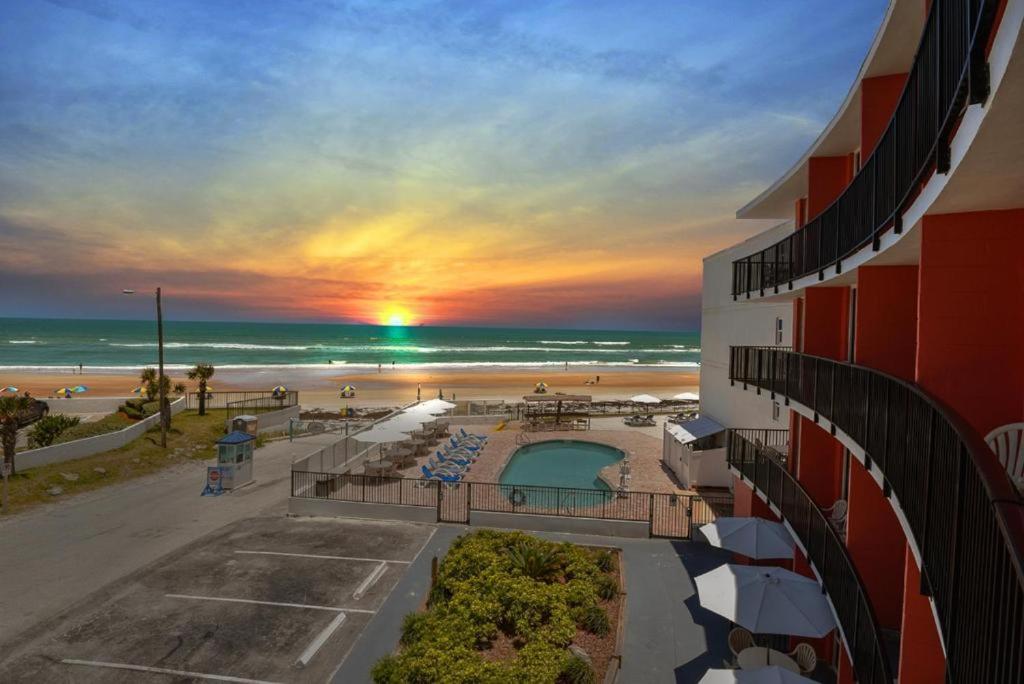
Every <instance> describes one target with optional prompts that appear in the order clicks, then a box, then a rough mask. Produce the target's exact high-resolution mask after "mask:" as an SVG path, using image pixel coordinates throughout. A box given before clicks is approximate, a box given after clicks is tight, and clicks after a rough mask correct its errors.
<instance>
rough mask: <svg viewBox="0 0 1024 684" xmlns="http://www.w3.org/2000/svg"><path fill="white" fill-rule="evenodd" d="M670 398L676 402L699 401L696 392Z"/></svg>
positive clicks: (683, 393) (682, 393)
mask: <svg viewBox="0 0 1024 684" xmlns="http://www.w3.org/2000/svg"><path fill="white" fill-rule="evenodd" d="M672 398H673V399H675V400H677V401H700V395H699V394H697V393H696V392H681V393H680V394H677V395H676V396H674V397H672Z"/></svg>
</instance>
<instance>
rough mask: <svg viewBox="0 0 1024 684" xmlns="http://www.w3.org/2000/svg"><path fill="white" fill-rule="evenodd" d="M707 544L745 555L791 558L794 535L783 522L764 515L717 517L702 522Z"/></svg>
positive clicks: (762, 557) (757, 557)
mask: <svg viewBox="0 0 1024 684" xmlns="http://www.w3.org/2000/svg"><path fill="white" fill-rule="evenodd" d="M700 531H701V532H703V533H704V536H705V537H707V540H708V543H710V544H711V545H712V546H717V547H718V548H720V549H726V550H728V551H735V552H736V553H740V554H743V555H744V556H746V557H747V558H756V559H765V558H792V557H793V538H792V537H790V536H789V531H788V530H786V526H785V525H783V524H782V523H777V522H772V521H771V520H765V519H764V518H718V519H717V520H715V521H714V522H710V523H708V524H707V525H702V526H701V528H700Z"/></svg>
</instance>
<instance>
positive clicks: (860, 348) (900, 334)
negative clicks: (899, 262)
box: [853, 266, 918, 381]
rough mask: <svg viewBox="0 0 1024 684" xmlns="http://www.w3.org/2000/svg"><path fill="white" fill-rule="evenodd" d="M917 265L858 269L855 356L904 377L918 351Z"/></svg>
mask: <svg viewBox="0 0 1024 684" xmlns="http://www.w3.org/2000/svg"><path fill="white" fill-rule="evenodd" d="M917 277H918V273H917V266H862V267H860V268H859V269H857V316H856V321H855V322H856V328H857V331H856V334H855V335H854V345H853V346H854V359H856V361H857V363H858V364H860V365H862V366H868V367H870V368H877V369H878V370H880V371H882V372H883V373H889V374H890V375H895V376H896V377H898V378H903V379H904V380H911V381H913V379H914V360H915V356H916V354H917Z"/></svg>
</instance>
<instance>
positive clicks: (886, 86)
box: [860, 74, 907, 163]
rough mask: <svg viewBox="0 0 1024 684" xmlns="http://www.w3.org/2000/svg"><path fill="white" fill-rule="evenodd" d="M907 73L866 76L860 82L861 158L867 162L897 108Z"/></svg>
mask: <svg viewBox="0 0 1024 684" xmlns="http://www.w3.org/2000/svg"><path fill="white" fill-rule="evenodd" d="M906 82H907V75H906V74H891V75H889V76H876V77H874V78H865V79H864V80H863V81H861V82H860V158H861V163H863V162H866V161H867V160H868V157H870V156H871V152H872V151H873V150H874V149H875V145H877V144H878V139H879V138H881V137H882V133H884V132H885V127H886V126H888V125H889V119H891V118H892V113H893V112H894V111H895V110H896V104H897V103H898V102H899V99H900V94H901V93H902V92H903V84H904V83H906Z"/></svg>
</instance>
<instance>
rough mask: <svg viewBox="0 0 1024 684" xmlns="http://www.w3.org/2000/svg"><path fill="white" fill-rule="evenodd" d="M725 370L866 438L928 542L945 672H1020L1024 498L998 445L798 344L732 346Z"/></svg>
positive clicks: (911, 389)
mask: <svg viewBox="0 0 1024 684" xmlns="http://www.w3.org/2000/svg"><path fill="white" fill-rule="evenodd" d="M729 378H730V380H731V381H732V382H733V383H743V385H744V387H746V386H748V385H750V386H753V387H755V388H757V390H758V392H762V391H767V392H770V393H771V395H772V397H775V396H776V395H780V396H782V397H784V398H785V400H786V403H789V402H790V401H795V402H798V403H800V404H803V405H804V406H806V407H807V408H809V409H810V410H811V411H813V412H814V419H815V420H818V419H819V417H823V418H825V419H826V420H828V421H829V422H830V423H831V424H832V425H831V429H832V430H833V433H834V431H835V430H836V429H838V430H842V431H843V432H844V433H846V435H848V436H849V437H850V439H852V440H853V441H854V442H856V443H857V444H858V445H859V446H860V447H862V448H863V450H864V453H865V465H866V467H867V468H868V469H869V470H870V469H872V468H878V469H879V471H880V472H881V474H882V478H883V492H884V494H885V495H886V496H895V497H896V499H897V501H898V502H899V506H900V508H901V509H902V511H903V514H904V516H905V517H906V520H907V523H908V524H909V527H910V531H911V533H912V534H913V537H914V541H915V542H916V544H917V547H918V549H919V550H920V553H921V559H922V567H921V591H922V593H924V594H926V595H929V596H931V597H932V599H933V600H934V602H935V608H936V612H937V615H938V619H939V624H940V627H941V629H942V635H943V638H944V641H945V644H946V649H947V661H946V666H947V667H946V671H947V677H948V679H949V680H950V681H971V682H981V681H984V682H1004V681H1005V682H1010V681H1012V682H1020V681H1024V501H1022V499H1021V497H1020V494H1019V493H1018V492H1017V490H1016V488H1015V487H1014V486H1013V484H1012V483H1011V481H1010V479H1009V476H1008V475H1007V473H1006V470H1005V469H1004V468H1003V466H1002V465H1001V464H1000V463H999V461H998V459H997V457H996V455H995V454H994V453H993V452H992V451H991V450H990V449H989V448H988V447H987V445H986V444H985V443H984V442H983V441H982V440H981V438H980V437H979V436H978V435H977V434H976V433H975V432H974V431H973V430H972V429H971V428H970V427H968V426H967V425H965V424H964V423H963V421H961V420H960V418H959V417H958V416H957V415H956V414H955V413H953V412H952V411H951V410H949V409H948V408H947V407H946V406H945V405H944V404H942V403H941V402H940V401H938V400H937V399H935V398H934V397H931V396H930V395H928V394H927V393H925V392H924V391H923V390H922V389H921V388H920V387H918V386H916V385H914V384H912V383H908V382H905V381H903V380H900V379H898V378H894V377H892V376H889V375H886V374H884V373H880V372H878V371H875V370H872V369H870V368H864V367H862V366H855V365H852V364H848V363H842V362H839V361H834V360H832V359H825V358H821V357H816V356H809V355H806V354H799V353H795V352H791V351H777V350H774V349H765V348H757V347H733V348H732V349H731V350H730V359H729Z"/></svg>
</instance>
